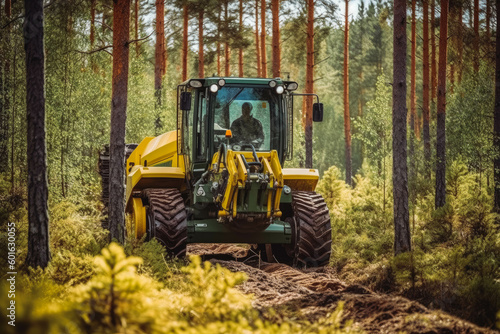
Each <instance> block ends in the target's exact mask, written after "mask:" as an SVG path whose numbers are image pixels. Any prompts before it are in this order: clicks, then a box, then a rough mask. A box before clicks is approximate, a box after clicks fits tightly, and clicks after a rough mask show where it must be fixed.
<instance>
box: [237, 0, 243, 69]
mask: <svg viewBox="0 0 500 334" xmlns="http://www.w3.org/2000/svg"><path fill="white" fill-rule="evenodd" d="M242 34H243V0H240V35H242ZM238 76H239V77H240V78H242V77H243V48H242V47H241V46H240V50H239V59H238Z"/></svg>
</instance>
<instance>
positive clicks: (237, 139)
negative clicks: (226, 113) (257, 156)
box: [231, 102, 264, 149]
mask: <svg viewBox="0 0 500 334" xmlns="http://www.w3.org/2000/svg"><path fill="white" fill-rule="evenodd" d="M252 109H253V106H252V104H251V103H249V102H245V103H243V105H242V107H241V116H240V117H239V118H237V119H235V120H234V122H233V124H231V132H232V134H233V138H232V142H233V143H235V144H252V145H253V146H254V147H255V148H256V149H258V148H259V147H260V145H262V143H263V142H264V130H263V129H262V123H261V122H260V121H259V120H258V119H256V118H254V117H253V116H252V114H251V112H252Z"/></svg>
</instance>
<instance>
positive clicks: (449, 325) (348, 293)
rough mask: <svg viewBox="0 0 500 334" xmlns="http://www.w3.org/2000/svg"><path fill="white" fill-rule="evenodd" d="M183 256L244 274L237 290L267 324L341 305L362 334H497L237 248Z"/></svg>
mask: <svg viewBox="0 0 500 334" xmlns="http://www.w3.org/2000/svg"><path fill="white" fill-rule="evenodd" d="M188 253H189V254H197V255H200V256H201V257H202V258H204V259H205V260H210V262H212V263H214V264H219V265H221V266H223V267H226V268H228V269H229V270H231V271H233V272H236V271H238V272H244V273H246V274H247V275H248V280H247V281H246V282H245V283H243V284H242V285H240V286H238V289H239V290H240V291H242V292H244V293H247V294H253V296H254V301H253V306H254V307H255V308H256V309H257V310H259V311H260V312H261V313H262V315H263V317H267V318H269V320H270V321H272V320H273V318H275V319H280V320H281V321H283V320H285V321H286V320H287V319H288V320H294V319H307V320H310V321H316V320H318V319H320V318H322V317H324V316H326V315H327V314H328V313H331V312H332V311H334V310H335V309H336V308H337V306H338V305H339V303H340V302H344V306H343V313H342V317H343V321H349V320H350V321H352V322H353V325H354V326H355V327H357V328H359V329H361V330H363V331H366V332H368V333H398V332H402V333H498V332H497V331H494V330H489V329H486V328H481V327H478V326H476V325H474V324H472V323H469V322H467V321H464V320H461V319H459V318H457V317H454V316H451V315H449V314H447V313H444V312H441V311H438V310H431V309H428V308H426V307H424V306H423V305H421V304H419V303H418V302H415V301H411V300H409V299H406V298H403V297H399V296H395V295H390V294H381V293H377V292H374V291H371V290H370V289H368V288H366V287H364V286H362V285H359V284H356V283H347V282H345V281H342V280H340V279H339V278H338V276H337V275H336V273H335V271H334V269H333V268H330V267H326V268H310V269H305V270H299V269H295V268H292V267H290V266H288V265H285V264H279V263H267V262H264V261H262V260H261V259H260V258H259V256H257V255H255V254H254V253H252V251H249V250H247V249H246V248H243V247H239V246H237V245H220V244H204V245H202V244H193V245H189V246H188ZM270 309H273V310H274V312H269V310H270Z"/></svg>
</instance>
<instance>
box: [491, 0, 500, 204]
mask: <svg viewBox="0 0 500 334" xmlns="http://www.w3.org/2000/svg"><path fill="white" fill-rule="evenodd" d="M496 8H497V27H496V28H497V32H496V40H497V41H500V20H499V19H498V18H499V17H500V6H499V5H498V4H497V6H496ZM495 60H496V68H495V83H496V84H495V111H494V132H495V133H494V135H495V137H494V138H495V147H500V43H496V53H495ZM493 167H494V174H495V211H496V212H497V213H500V155H497V156H496V158H495V161H494V165H493Z"/></svg>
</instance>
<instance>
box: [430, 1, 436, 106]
mask: <svg viewBox="0 0 500 334" xmlns="http://www.w3.org/2000/svg"><path fill="white" fill-rule="evenodd" d="M435 2H436V0H431V33H430V34H431V97H432V102H435V101H436V88H437V71H436V34H435V32H436V27H435V25H434V23H435V22H436V14H435V12H436V4H435Z"/></svg>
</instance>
